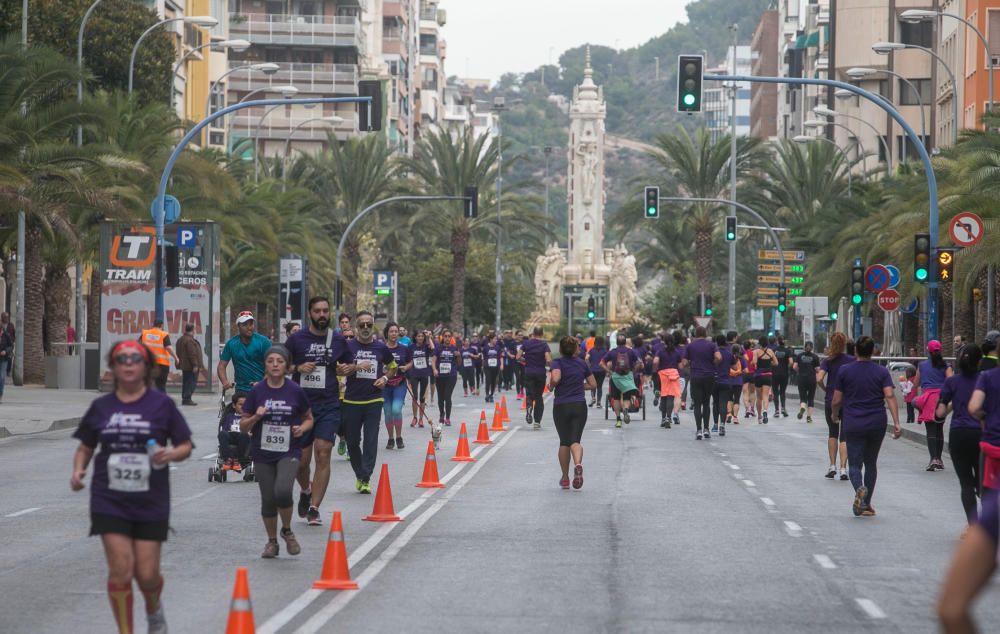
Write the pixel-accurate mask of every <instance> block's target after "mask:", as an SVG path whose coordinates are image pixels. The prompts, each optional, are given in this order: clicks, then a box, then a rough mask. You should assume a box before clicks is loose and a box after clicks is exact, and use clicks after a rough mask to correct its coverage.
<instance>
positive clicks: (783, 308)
mask: <svg viewBox="0 0 1000 634" xmlns="http://www.w3.org/2000/svg"><path fill="white" fill-rule="evenodd" d="M785 310H786V308H785V305H784V304H778V312H779V313H783V312H785Z"/></svg>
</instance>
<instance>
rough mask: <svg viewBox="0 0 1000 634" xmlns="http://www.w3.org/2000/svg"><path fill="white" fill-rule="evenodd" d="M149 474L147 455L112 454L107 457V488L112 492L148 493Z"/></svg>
mask: <svg viewBox="0 0 1000 634" xmlns="http://www.w3.org/2000/svg"><path fill="white" fill-rule="evenodd" d="M149 473H150V465H149V454H145V453H113V454H111V455H110V456H108V488H109V489H111V490H112V491H124V492H126V493H144V492H146V491H149Z"/></svg>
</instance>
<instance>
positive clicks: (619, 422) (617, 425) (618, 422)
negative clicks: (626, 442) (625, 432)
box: [615, 418, 622, 429]
mask: <svg viewBox="0 0 1000 634" xmlns="http://www.w3.org/2000/svg"><path fill="white" fill-rule="evenodd" d="M621 428H622V419H621V418H618V419H616V420H615V429H621Z"/></svg>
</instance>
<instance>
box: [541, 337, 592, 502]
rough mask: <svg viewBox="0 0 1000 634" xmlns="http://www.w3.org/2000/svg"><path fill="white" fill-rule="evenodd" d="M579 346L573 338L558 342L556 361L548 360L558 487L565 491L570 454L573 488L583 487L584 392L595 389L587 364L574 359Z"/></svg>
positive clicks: (576, 357) (567, 485)
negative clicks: (559, 470) (557, 455)
mask: <svg viewBox="0 0 1000 634" xmlns="http://www.w3.org/2000/svg"><path fill="white" fill-rule="evenodd" d="M579 348H580V343H579V342H578V341H577V340H576V338H575V337H563V338H562V339H560V340H559V355H560V356H559V358H558V359H556V360H554V361H552V372H551V373H550V375H549V389H551V390H552V393H553V395H554V399H553V401H552V420H553V422H554V423H555V427H556V432H558V434H559V467H560V468H561V469H562V479H560V480H559V486H561V487H562V488H563V489H568V488H569V484H570V482H569V459H570V456H571V455H572V457H573V463H574V464H575V465H576V466H575V467H574V468H573V488H574V489H579V488H580V487H582V486H583V445H581V444H580V441H581V440H583V428H584V426H586V424H587V397H586V392H585V390H592V389H594V388H595V387H597V385H596V383H595V381H594V376H593V374H592V373H591V371H590V367H589V366H588V364H587V362H586V361H584V360H583V359H581V358H580V357H579V356H577V354H578V351H579Z"/></svg>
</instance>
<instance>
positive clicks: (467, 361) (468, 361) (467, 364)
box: [462, 357, 472, 368]
mask: <svg viewBox="0 0 1000 634" xmlns="http://www.w3.org/2000/svg"><path fill="white" fill-rule="evenodd" d="M462 367H463V368H471V367H472V359H470V358H469V357H465V358H464V359H462Z"/></svg>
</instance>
